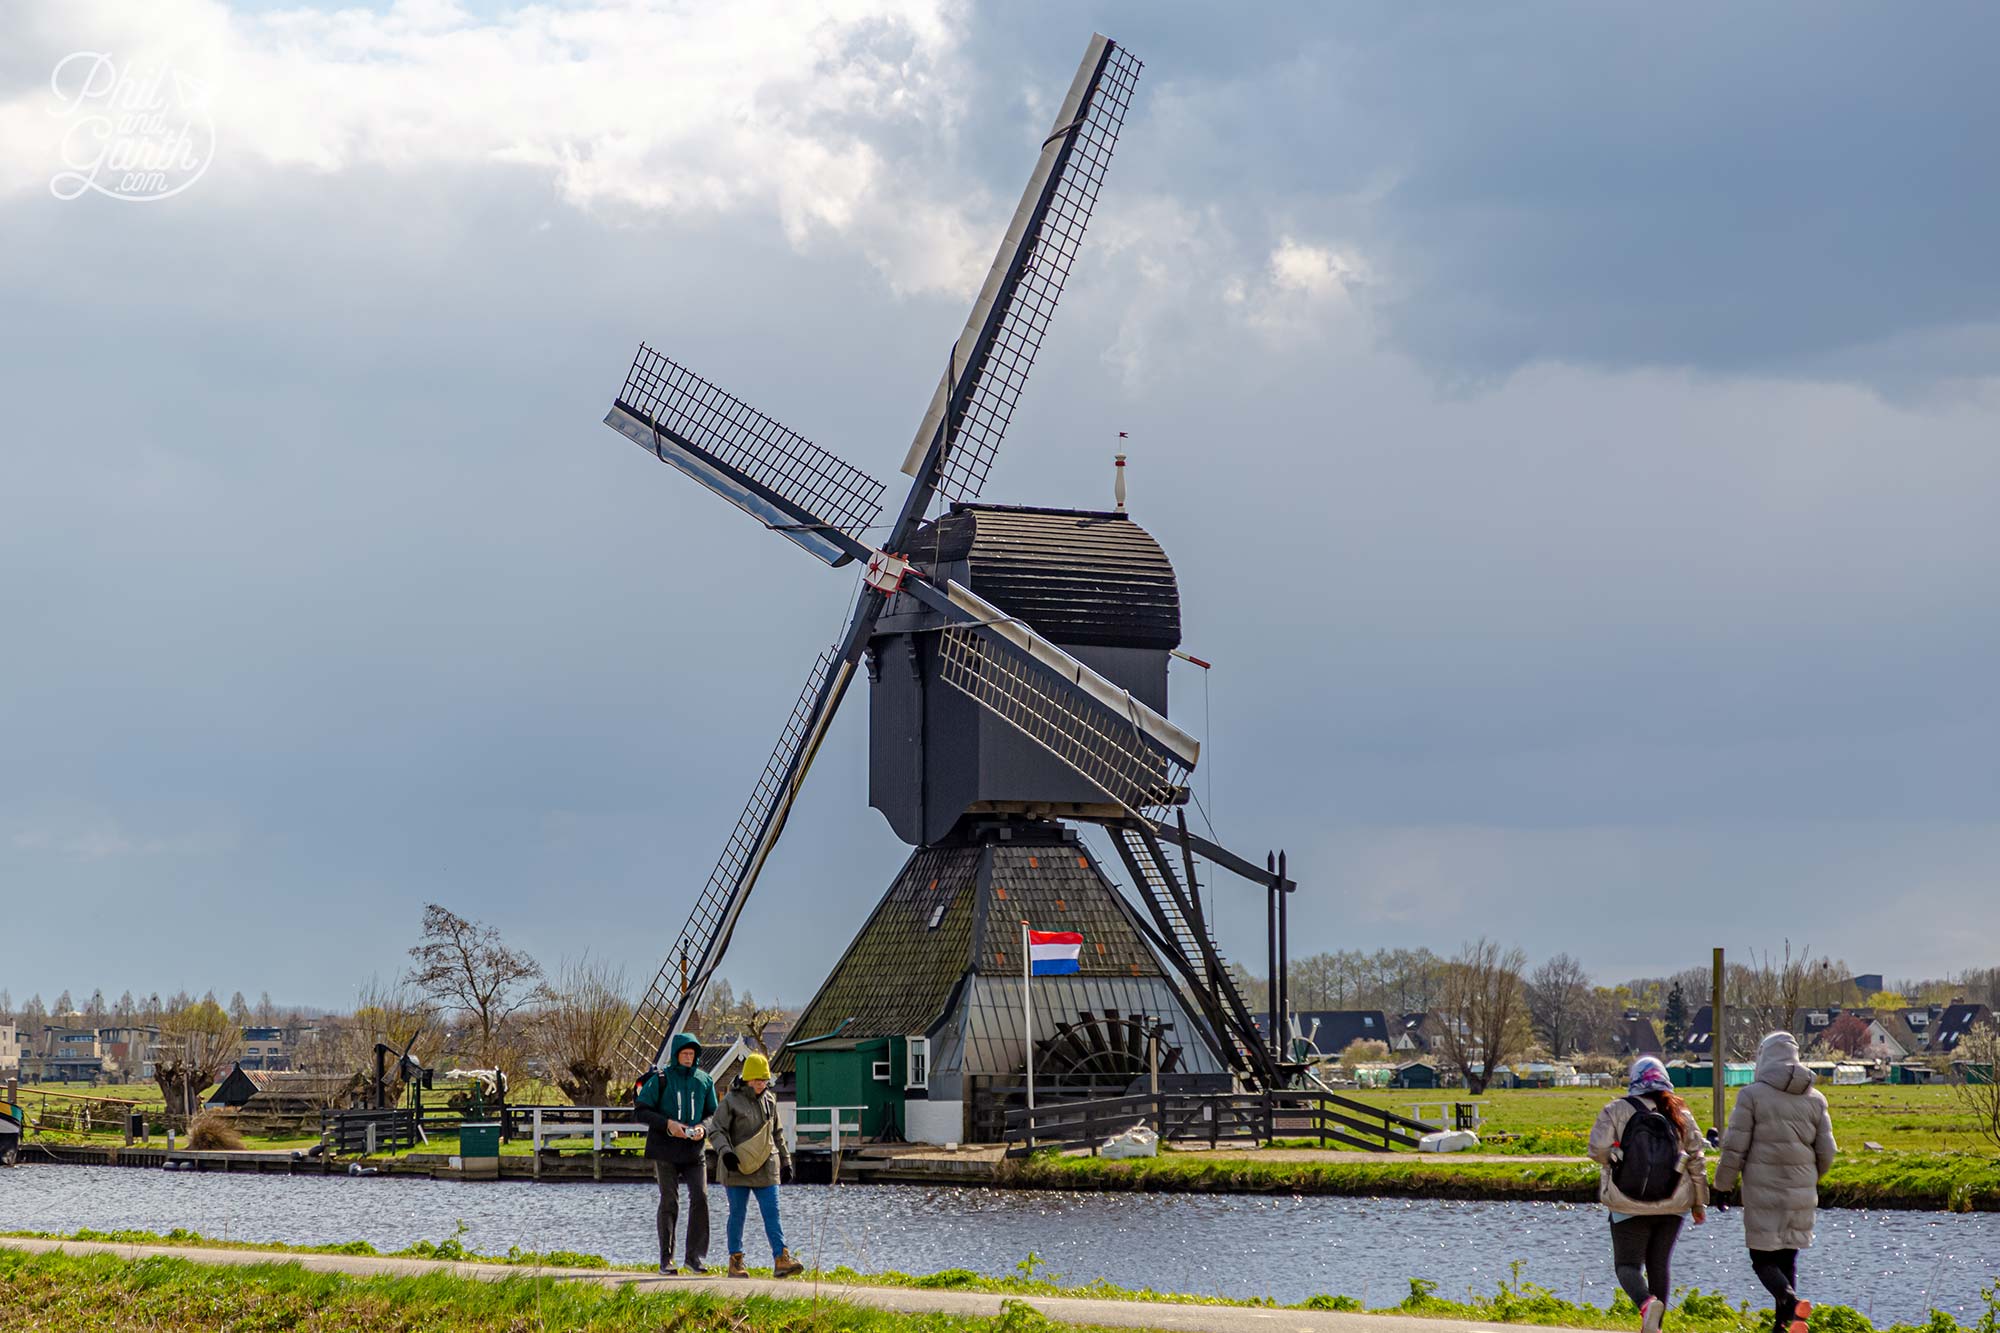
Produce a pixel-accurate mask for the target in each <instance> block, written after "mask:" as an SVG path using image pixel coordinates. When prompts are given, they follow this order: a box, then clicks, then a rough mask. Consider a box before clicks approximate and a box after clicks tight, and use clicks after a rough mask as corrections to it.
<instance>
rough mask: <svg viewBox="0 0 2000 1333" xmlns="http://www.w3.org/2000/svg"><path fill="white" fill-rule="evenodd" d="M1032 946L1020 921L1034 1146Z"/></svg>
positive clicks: (1025, 1044)
mask: <svg viewBox="0 0 2000 1333" xmlns="http://www.w3.org/2000/svg"><path fill="white" fill-rule="evenodd" d="M1034 957H1035V955H1034V948H1033V946H1032V945H1030V944H1029V943H1028V922H1027V919H1026V918H1025V917H1024V918H1023V919H1022V921H1021V1022H1022V1028H1021V1032H1022V1035H1023V1038H1024V1040H1023V1041H1022V1045H1023V1047H1024V1048H1025V1049H1026V1050H1027V1053H1028V1146H1029V1147H1031V1148H1032V1147H1034V1146H1035V998H1034V997H1035V988H1034V986H1032V985H1031V984H1029V982H1030V978H1032V977H1033V976H1034V972H1035V963H1034Z"/></svg>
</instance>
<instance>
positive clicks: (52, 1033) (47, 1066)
mask: <svg viewBox="0 0 2000 1333" xmlns="http://www.w3.org/2000/svg"><path fill="white" fill-rule="evenodd" d="M39 1044H40V1048H41V1054H40V1055H39V1056H37V1057H31V1058H24V1059H23V1060H22V1062H21V1068H22V1073H23V1075H24V1076H26V1077H31V1078H32V1079H33V1080H35V1081H37V1082H43V1083H95V1082H97V1080H98V1079H99V1078H100V1077H102V1076H103V1073H104V1053H103V1051H102V1050H101V1049H100V1048H99V1046H98V1044H97V1029H96V1028H81V1027H66V1026H57V1025H56V1024H54V1023H50V1024H46V1025H44V1026H43V1028H42V1037H41V1042H40V1043H39ZM30 1066H32V1073H31V1072H30Z"/></svg>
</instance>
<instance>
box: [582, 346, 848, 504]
mask: <svg viewBox="0 0 2000 1333" xmlns="http://www.w3.org/2000/svg"><path fill="white" fill-rule="evenodd" d="M618 401H619V403H620V404H622V405H623V406H625V407H627V408H629V409H631V410H632V412H633V413H634V415H636V416H639V417H642V418H644V419H645V420H646V421H647V422H649V423H650V424H651V425H653V426H654V427H656V428H657V429H658V430H660V431H661V432H663V433H667V434H669V435H671V436H673V437H674V438H675V442H676V443H680V444H684V445H691V446H693V447H694V448H696V449H698V450H700V451H701V452H702V453H703V454H706V455H707V456H708V457H709V458H711V459H714V460H715V461H717V462H720V463H722V464H724V465H725V466H727V467H729V468H731V469H733V470H735V471H736V472H739V473H741V474H742V475H743V476H745V477H748V478H749V479H750V480H752V481H754V482H756V483H757V484H758V485H760V486H763V487H765V488H766V489H767V490H769V491H771V492H773V493H775V494H776V495H778V496H779V497H780V498H782V499H783V500H784V501H786V502H787V503H788V504H790V505H791V506H793V507H794V508H796V509H799V510H801V511H804V513H806V514H810V515H812V516H814V518H815V519H816V520H817V521H819V522H821V523H824V524H826V525H827V526H829V527H832V528H836V529H838V530H839V531H841V532H845V533H846V534H847V535H848V536H850V537H853V538H855V539H857V540H859V539H860V538H861V537H862V535H863V534H864V533H866V532H867V531H868V529H870V528H872V527H874V526H875V523H876V520H877V519H879V518H880V517H881V514H882V499H883V496H884V495H885V494H886V492H887V487H885V486H884V485H883V484H882V483H881V482H879V481H877V480H876V479H875V478H874V477H871V476H869V475H868V474H867V473H866V472H863V471H862V470H861V469H860V468H858V467H855V466H854V465H853V464H852V463H849V462H846V461H845V460H843V459H841V458H840V457H838V456H837V455H835V454H832V453H830V452H828V451H827V450H825V449H822V448H820V447H819V446H818V445H816V444H814V443H813V442H812V441H811V440H808V439H806V438H805V437H804V436H803V435H800V434H799V433H798V432H797V431H795V430H792V429H790V428H789V427H787V426H784V425H782V424H780V423H779V422H777V421H775V420H773V419H772V418H770V417H768V416H766V415H764V413H762V412H759V411H758V410H757V409H756V408H754V407H752V406H750V405H749V404H748V403H746V402H744V401H743V400H742V399H740V398H738V397H736V396H735V395H734V394H732V393H729V392H728V391H726V390H724V389H721V388H719V387H717V386H716V385H715V384H712V383H710V382H709V381H708V380H705V379H703V378H702V377H701V376H699V375H697V374H695V373H694V372H693V371H691V370H689V369H688V368H687V367H686V366H683V365H681V364H680V363H679V362H678V361H675V360H674V359H673V358H671V357H668V356H665V355H663V354H662V353H660V352H658V351H656V350H654V349H653V348H651V347H649V346H647V345H645V344H644V343H641V344H640V345H639V352H638V355H637V356H635V357H633V358H632V366H631V369H629V370H628V371H627V372H626V374H625V387H624V388H623V389H622V390H620V391H619V394H618Z"/></svg>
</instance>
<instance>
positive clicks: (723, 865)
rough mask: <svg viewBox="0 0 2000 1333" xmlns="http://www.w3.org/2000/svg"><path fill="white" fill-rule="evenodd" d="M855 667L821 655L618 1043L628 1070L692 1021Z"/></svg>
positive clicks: (645, 1065)
mask: <svg viewBox="0 0 2000 1333" xmlns="http://www.w3.org/2000/svg"><path fill="white" fill-rule="evenodd" d="M853 672H854V666H853V664H852V663H851V662H849V661H847V660H846V659H845V658H844V657H842V656H840V655H839V654H838V653H837V652H836V651H835V650H833V649H828V650H827V651H825V652H823V653H821V654H820V655H819V660H818V661H817V662H816V663H815V664H814V666H813V672H812V676H811V678H810V679H808V680H807V681H806V685H805V689H803V690H802V691H800V693H799V699H798V702H797V703H796V704H794V705H793V706H792V712H791V716H790V717H788V718H787V719H786V721H785V729H784V732H783V733H782V734H781V735H780V736H779V737H778V743H777V745H776V746H775V747H774V748H773V749H772V751H771V757H770V759H769V760H767V761H766V762H765V764H764V771H763V772H762V773H761V774H759V775H758V778H757V785H756V787H755V788H754V789H753V790H752V791H751V793H750V800H749V801H748V802H747V803H746V804H745V805H744V807H743V813H742V815H741V816H740V817H739V818H738V819H737V821H736V827H735V828H734V829H733V830H731V832H730V834H729V841H728V842H727V843H726V844H725V845H724V846H723V849H722V856H721V858H720V859H719V860H717V861H716V863H715V869H714V870H713V871H711V872H710V873H709V876H708V882H707V883H706V884H704V885H703V886H702V890H701V893H700V895H699V896H698V897H697V898H696V899H695V904H694V909H693V910H692V911H690V912H689V913H688V919H687V924H686V925H684V926H682V927H681V933H680V935H679V937H678V938H677V940H676V941H675V944H674V949H673V952H672V953H670V954H668V955H667V961H666V962H665V963H664V964H663V965H662V966H661V968H660V972H659V975H658V976H656V977H655V978H654V979H653V984H652V985H651V986H650V987H649V988H647V991H646V995H645V998H644V999H642V1000H641V1001H640V1002H639V1007H638V1008H637V1010H635V1011H634V1012H633V1015H632V1022H631V1023H630V1024H629V1025H628V1026H627V1028H626V1030H625V1037H624V1041H623V1043H622V1044H621V1046H620V1048H619V1057H620V1063H621V1065H622V1066H623V1067H625V1068H627V1069H650V1068H652V1067H653V1065H654V1064H655V1062H657V1061H659V1060H660V1059H662V1058H664V1057H665V1055H666V1050H667V1043H668V1042H669V1041H671V1040H672V1039H673V1035H674V1033H675V1032H676V1031H678V1030H680V1029H681V1028H682V1027H684V1026H686V1024H687V1022H688V1019H689V1017H690V1015H691V1014H692V1013H693V1011H694V1007H695V1006H696V1005H697V1004H699V1003H700V1002H701V995H702V992H703V990H704V989H706V987H707V985H708V982H709V979H710V977H712V976H713V975H714V973H715V967H716V964H718V963H720V962H721V961H722V954H723V951H724V950H726V949H727V948H728V947H729V936H730V932H731V931H733V930H734V929H735V927H736V918H737V917H738V916H739V915H741V914H742V911H743V905H744V903H745V902H747V901H748V900H749V897H750V890H751V889H752V888H753V887H755V886H756V883H757V876H758V875H759V874H760V873H761V872H762V871H763V869H764V862H765V860H766V859H767V858H769V856H770V854H771V849H772V848H773V847H775V846H776V845H777V842H778V835H779V834H780V833H782V832H783V831H784V827H785V819H786V817H787V816H788V815H789V814H791V810H792V803H793V801H795V800H796V799H797V797H798V793H799V787H800V785H801V784H802V783H803V782H804V781H805V776H806V771H807V770H808V769H809V768H811V767H812V761H813V755H814V753H815V752H816V751H817V750H818V749H819V743H820V741H821V740H822V739H823V738H824V737H825V735H826V729H827V727H828V725H829V724H831V723H832V721H833V715H834V712H835V710H837V709H838V708H839V707H840V700H841V696H842V695H843V694H845V693H846V690H847V683H848V681H849V679H850V678H851V677H852V675H853Z"/></svg>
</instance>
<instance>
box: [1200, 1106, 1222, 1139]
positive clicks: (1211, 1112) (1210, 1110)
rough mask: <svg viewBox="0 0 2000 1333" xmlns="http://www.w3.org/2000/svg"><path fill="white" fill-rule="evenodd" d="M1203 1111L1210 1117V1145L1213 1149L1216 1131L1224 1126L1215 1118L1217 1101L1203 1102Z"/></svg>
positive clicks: (1204, 1114)
mask: <svg viewBox="0 0 2000 1333" xmlns="http://www.w3.org/2000/svg"><path fill="white" fill-rule="evenodd" d="M1201 1113H1202V1115H1203V1116H1205V1117H1206V1118H1207V1119H1208V1146H1209V1148H1210V1149H1213V1148H1214V1147H1215V1139H1216V1133H1217V1131H1218V1130H1220V1129H1221V1128H1222V1126H1221V1125H1220V1124H1219V1123H1218V1122H1217V1121H1216V1118H1215V1103H1214V1102H1213V1101H1206V1102H1203V1103H1202V1104H1201Z"/></svg>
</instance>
